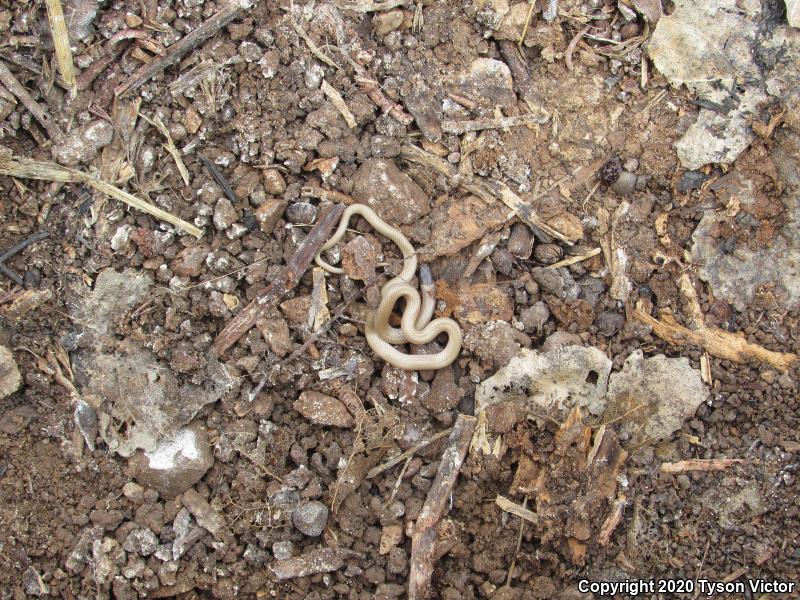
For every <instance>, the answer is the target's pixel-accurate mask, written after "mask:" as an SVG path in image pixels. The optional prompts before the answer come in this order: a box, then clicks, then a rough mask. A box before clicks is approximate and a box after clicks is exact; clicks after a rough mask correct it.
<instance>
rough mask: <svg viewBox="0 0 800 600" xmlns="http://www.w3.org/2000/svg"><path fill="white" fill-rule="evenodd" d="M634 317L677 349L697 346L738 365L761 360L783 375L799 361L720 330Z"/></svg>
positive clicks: (640, 315)
mask: <svg viewBox="0 0 800 600" xmlns="http://www.w3.org/2000/svg"><path fill="white" fill-rule="evenodd" d="M633 316H634V317H636V318H637V319H638V320H639V321H641V322H642V323H644V324H645V325H649V326H650V327H652V329H653V333H654V334H655V335H657V336H658V337H660V338H661V339H662V340H665V341H667V342H669V343H670V344H674V345H676V346H686V345H689V346H697V347H699V348H703V349H704V350H706V351H707V352H708V353H709V354H710V355H711V356H716V357H717V358H722V359H726V360H732V361H734V362H738V363H742V362H747V361H748V360H757V361H760V362H765V363H768V364H770V365H772V366H773V367H775V368H776V369H779V370H781V371H788V370H789V369H790V368H791V367H792V365H794V364H796V363H797V360H798V356H797V354H791V353H788V352H786V353H784V352H773V351H772V350H767V349H766V348H764V347H763V346H759V345H758V344H751V343H750V342H748V341H747V340H746V339H745V338H744V336H741V335H738V334H735V333H731V332H729V331H725V330H723V329H717V328H716V327H704V328H702V329H696V330H693V329H689V328H687V327H684V326H682V325H678V324H673V323H667V322H666V321H664V320H659V319H656V318H654V317H651V316H650V315H648V314H647V313H645V312H643V311H641V310H639V309H634V310H633Z"/></svg>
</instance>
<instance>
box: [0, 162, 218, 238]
mask: <svg viewBox="0 0 800 600" xmlns="http://www.w3.org/2000/svg"><path fill="white" fill-rule="evenodd" d="M0 175H10V176H11V177H23V178H26V179H41V180H43V181H59V182H61V183H85V184H86V185H88V186H90V187H92V188H94V189H96V190H97V191H98V192H101V193H103V194H105V195H107V196H111V197H112V198H114V199H116V200H119V201H121V202H124V203H125V204H127V205H128V206H132V207H133V208H136V209H139V210H141V211H143V212H146V213H148V214H150V215H153V216H154V217H156V218H157V219H161V220H162V221H166V222H167V223H171V224H172V225H174V226H175V227H178V228H180V229H183V230H184V231H186V232H187V233H190V234H192V235H193V236H195V237H198V238H199V237H202V235H203V231H202V230H201V229H198V228H197V227H195V226H194V225H192V224H191V223H187V222H186V221H184V220H183V219H179V218H178V217H176V216H175V215H173V214H170V213H168V212H167V211H165V210H162V209H160V208H158V207H157V206H153V205H152V204H150V203H149V202H145V201H144V200H141V199H140V198H137V197H136V196H134V195H133V194H130V193H128V192H126V191H125V190H121V189H119V188H118V187H115V186H113V185H111V184H110V183H108V182H106V181H103V180H102V179H98V178H97V177H95V176H94V175H90V174H88V173H84V172H82V171H75V170H73V169H68V168H66V167H62V166H61V165H57V164H55V163H51V162H42V161H38V160H33V159H30V158H25V157H22V156H14V155H13V154H12V153H11V151H10V150H8V149H7V148H3V147H0Z"/></svg>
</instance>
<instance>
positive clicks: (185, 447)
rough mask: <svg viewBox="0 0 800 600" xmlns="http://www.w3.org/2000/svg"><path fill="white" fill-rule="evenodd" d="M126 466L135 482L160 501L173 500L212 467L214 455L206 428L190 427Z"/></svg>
mask: <svg viewBox="0 0 800 600" xmlns="http://www.w3.org/2000/svg"><path fill="white" fill-rule="evenodd" d="M130 464H131V466H132V467H133V469H134V473H135V474H134V477H135V478H136V480H137V481H139V482H140V483H142V484H144V485H146V486H149V487H151V488H153V489H155V490H157V491H158V493H159V494H161V496H162V497H163V498H174V497H175V496H177V495H178V494H181V493H183V492H184V491H186V490H187V489H189V488H190V487H192V486H193V485H194V484H195V483H197V482H198V481H200V479H201V478H202V477H203V475H205V474H206V471H208V469H210V468H211V465H213V464H214V454H213V452H212V450H211V445H210V444H209V443H208V433H207V432H206V428H205V427H204V426H203V425H202V424H200V423H193V424H191V425H189V426H187V427H184V428H182V429H179V430H178V432H177V433H176V434H175V435H174V436H172V437H168V438H164V439H163V440H161V441H160V442H159V443H158V444H157V445H156V448H155V449H154V450H153V451H152V452H142V451H139V452H137V453H136V454H134V455H133V456H132V457H131V458H130Z"/></svg>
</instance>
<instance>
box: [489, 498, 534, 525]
mask: <svg viewBox="0 0 800 600" xmlns="http://www.w3.org/2000/svg"><path fill="white" fill-rule="evenodd" d="M494 503H495V504H497V506H499V507H500V508H501V509H502V510H504V511H506V512H507V513H511V514H512V515H516V516H518V517H519V518H520V519H525V520H526V521H530V522H531V523H538V522H539V517H538V515H537V514H536V513H535V512H533V511H532V510H529V509H527V508H525V507H524V506H522V505H521V504H517V503H516V502H514V501H513V500H509V499H508V498H506V497H505V496H499V495H498V496H497V498H495V500H494Z"/></svg>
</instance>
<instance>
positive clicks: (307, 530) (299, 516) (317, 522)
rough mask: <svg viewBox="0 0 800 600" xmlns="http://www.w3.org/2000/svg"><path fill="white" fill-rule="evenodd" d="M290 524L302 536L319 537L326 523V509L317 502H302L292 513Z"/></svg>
mask: <svg viewBox="0 0 800 600" xmlns="http://www.w3.org/2000/svg"><path fill="white" fill-rule="evenodd" d="M292 522H293V523H294V526H295V527H296V528H297V530H298V531H299V532H300V533H302V534H304V535H307V536H309V537H316V536H318V535H321V534H322V532H323V531H324V530H325V525H326V524H327V523H328V507H327V506H325V505H324V504H323V503H322V502H319V501H317V500H311V501H310V502H304V503H303V504H300V505H298V506H297V508H295V509H294V511H292Z"/></svg>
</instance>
